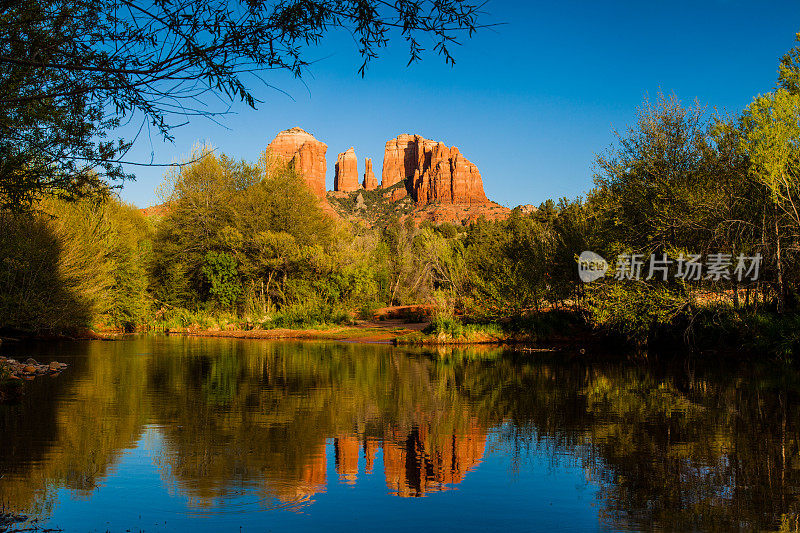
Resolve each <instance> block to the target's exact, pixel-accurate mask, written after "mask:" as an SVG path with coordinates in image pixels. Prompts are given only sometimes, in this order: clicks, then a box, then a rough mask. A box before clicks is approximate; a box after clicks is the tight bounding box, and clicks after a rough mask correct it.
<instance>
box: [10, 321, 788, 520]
mask: <svg viewBox="0 0 800 533" xmlns="http://www.w3.org/2000/svg"><path fill="white" fill-rule="evenodd" d="M0 354H2V355H6V356H10V357H16V358H23V359H24V358H27V357H30V356H32V357H34V358H36V359H38V360H39V361H40V362H49V361H50V360H59V361H64V362H68V363H69V364H70V367H69V368H68V370H67V371H66V372H64V373H62V374H61V375H60V376H58V377H55V378H48V377H45V378H37V379H36V380H35V381H33V382H31V383H29V384H28V388H27V394H26V395H25V396H24V398H23V400H22V401H21V403H20V404H18V405H10V406H0V503H2V504H3V505H4V506H5V509H6V511H9V510H12V511H17V512H24V513H25V514H27V515H29V516H30V518H31V519H32V520H36V521H34V522H30V521H29V522H26V523H22V524H18V525H16V526H14V527H13V528H12V530H13V529H14V528H17V529H22V528H31V527H38V528H60V529H63V530H65V531H180V530H192V531H196V532H199V531H240V530H241V531H282V530H291V531H301V530H318V529H321V528H323V527H324V528H325V529H326V530H327V531H348V532H352V531H354V530H362V529H370V530H372V529H379V530H382V531H386V532H388V531H408V530H410V529H416V530H439V531H443V530H456V529H458V530H463V531H471V530H499V529H503V530H513V531H517V530H533V531H552V530H573V531H592V530H610V531H616V530H642V529H647V530H652V529H654V528H656V529H666V530H688V529H701V530H707V529H721V530H730V529H741V530H778V529H781V528H783V529H784V530H792V531H793V530H795V529H794V528H796V526H797V522H796V517H797V516H798V512H800V475H799V474H800V454H799V453H798V452H799V450H798V443H799V442H800V440H799V439H800V435H798V431H799V429H800V419H799V418H798V415H800V409H798V407H799V406H800V396H798V391H800V379H798V376H797V375H796V374H795V373H794V372H793V371H789V370H787V369H776V368H774V367H772V368H769V369H767V368H766V367H765V368H759V367H754V366H752V365H751V366H741V365H739V366H737V365H732V364H730V363H726V362H724V361H723V362H719V363H715V364H709V363H706V364H704V365H700V364H699V363H697V362H691V361H689V362H687V361H682V362H680V363H674V364H665V363H662V364H660V365H654V364H652V363H651V364H649V365H646V364H644V363H641V362H638V363H637V362H628V361H617V362H609V361H608V360H607V359H606V360H604V361H593V360H592V359H589V358H587V357H585V356H583V357H570V356H564V355H558V356H553V355H546V354H532V353H527V352H522V353H521V352H513V351H503V350H500V349H472V350H453V349H447V350H433V351H431V350H408V349H401V348H395V347H390V346H383V345H357V344H345V343H296V342H273V341H254V340H244V341H239V340H229V339H199V338H176V337H158V336H149V337H148V336H142V337H131V338H129V339H126V340H121V341H117V342H99V341H93V342H81V343H79V342H72V343H48V344H24V345H19V344H17V345H15V344H10V343H6V344H3V345H2V346H0Z"/></svg>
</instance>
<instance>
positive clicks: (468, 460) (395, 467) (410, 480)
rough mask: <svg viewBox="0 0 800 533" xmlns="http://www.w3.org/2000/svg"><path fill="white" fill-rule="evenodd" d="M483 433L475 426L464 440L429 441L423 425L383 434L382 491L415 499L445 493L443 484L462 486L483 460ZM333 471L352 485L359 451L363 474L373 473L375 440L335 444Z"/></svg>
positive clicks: (437, 438)
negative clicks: (469, 473)
mask: <svg viewBox="0 0 800 533" xmlns="http://www.w3.org/2000/svg"><path fill="white" fill-rule="evenodd" d="M485 445H486V433H485V432H484V431H483V430H482V429H480V428H478V427H477V426H474V427H472V428H471V429H470V430H469V433H467V434H465V435H453V434H447V435H438V436H434V434H433V433H432V432H431V429H430V428H429V427H428V426H425V425H423V426H420V427H414V428H413V429H412V430H411V431H399V430H392V429H387V430H386V434H385V436H384V439H383V469H384V476H385V478H386V486H387V487H388V488H389V490H390V492H391V493H392V494H394V495H396V496H401V497H420V496H425V494H427V493H429V492H436V491H440V490H447V489H448V488H450V487H448V486H447V485H453V484H457V483H461V481H463V480H464V476H465V475H466V473H467V472H469V471H470V470H472V469H473V468H475V466H477V465H478V464H479V463H480V462H481V459H482V458H483V452H484V448H485ZM334 449H335V454H336V471H337V472H338V474H339V480H340V481H342V482H344V483H348V484H354V483H355V482H356V480H357V478H358V462H359V456H360V451H361V449H363V450H364V456H365V459H366V460H365V469H366V472H367V473H368V474H369V473H371V472H372V467H373V462H374V459H375V453H376V451H377V441H376V440H375V439H371V438H366V439H363V440H361V441H359V440H358V439H357V438H355V437H352V436H340V437H337V438H336V439H335V440H334Z"/></svg>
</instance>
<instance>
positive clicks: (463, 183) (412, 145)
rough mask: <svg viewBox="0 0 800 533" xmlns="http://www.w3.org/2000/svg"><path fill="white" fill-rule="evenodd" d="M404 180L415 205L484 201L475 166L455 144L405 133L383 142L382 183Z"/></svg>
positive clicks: (384, 184)
mask: <svg viewBox="0 0 800 533" xmlns="http://www.w3.org/2000/svg"><path fill="white" fill-rule="evenodd" d="M400 181H404V182H405V183H406V189H408V191H409V192H410V193H411V195H412V197H413V198H414V201H415V202H416V203H417V205H418V206H425V205H428V204H432V203H442V204H486V203H488V202H489V200H488V199H487V198H486V194H485V193H484V192H483V181H482V180H481V174H480V172H478V167H476V166H475V165H473V164H472V163H471V162H470V161H469V160H468V159H467V158H466V157H464V156H463V155H461V152H459V150H458V148H456V147H455V146H453V147H451V148H448V147H447V145H445V144H444V143H441V142H437V141H431V140H429V139H425V138H423V137H422V136H420V135H409V134H407V133H404V134H401V135H398V136H397V137H395V138H394V139H390V140H388V141H387V142H386V147H385V149H384V153H383V175H382V184H381V185H382V186H383V187H384V188H386V187H391V186H392V185H394V184H396V183H398V182H400Z"/></svg>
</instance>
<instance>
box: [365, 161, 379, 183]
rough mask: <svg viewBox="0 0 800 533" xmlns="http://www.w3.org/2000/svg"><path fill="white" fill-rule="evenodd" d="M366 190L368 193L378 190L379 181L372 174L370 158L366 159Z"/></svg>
mask: <svg viewBox="0 0 800 533" xmlns="http://www.w3.org/2000/svg"><path fill="white" fill-rule="evenodd" d="M364 188H365V189H366V190H368V191H371V190H374V189H377V188H378V180H377V179H375V173H374V172H372V159H370V158H369V157H366V158H364Z"/></svg>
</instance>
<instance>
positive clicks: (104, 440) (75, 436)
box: [0, 342, 145, 514]
mask: <svg viewBox="0 0 800 533" xmlns="http://www.w3.org/2000/svg"><path fill="white" fill-rule="evenodd" d="M141 344H142V343H136V344H134V345H127V346H124V345H122V344H117V343H96V342H95V343H86V344H83V345H81V346H80V349H81V350H86V351H87V352H88V357H86V358H80V359H77V360H76V361H75V363H74V364H73V365H71V367H70V368H69V370H68V371H67V372H64V373H63V374H62V375H60V376H58V377H57V378H52V379H51V378H39V379H38V380H36V381H34V382H32V383H30V384H29V385H28V392H27V394H26V395H25V396H24V397H23V403H22V404H21V405H19V406H2V409H0V450H2V453H0V498H1V499H2V502H3V503H7V504H11V505H12V506H14V507H16V508H19V509H26V510H29V511H32V512H36V513H39V514H47V513H48V512H49V510H50V507H51V505H52V503H53V497H54V492H55V489H57V488H59V487H67V488H69V489H73V490H74V491H75V494H77V495H81V496H83V497H89V496H90V495H91V493H92V492H93V491H94V489H95V488H96V487H97V486H98V484H99V483H100V482H101V480H102V479H103V478H104V477H105V476H106V474H107V473H108V470H109V468H110V467H111V466H112V465H113V464H114V463H115V462H116V461H117V459H118V458H119V455H120V453H121V452H122V451H123V450H124V449H126V448H130V447H131V446H133V445H134V443H135V442H136V441H137V439H138V437H139V435H140V434H141V431H142V426H143V422H144V418H143V417H144V415H145V413H144V412H143V411H142V409H141V405H142V401H141V400H142V395H143V393H144V391H145V375H144V365H143V362H144V361H143V360H142V359H141V358H136V357H128V356H120V352H121V351H125V350H130V349H134V350H137V349H141ZM56 346H58V347H61V348H63V346H61V345H56ZM59 354H60V352H58V351H55V350H54V351H52V352H50V353H47V352H45V353H41V352H40V355H37V356H38V357H39V358H40V359H41V360H42V361H49V360H56V359H59Z"/></svg>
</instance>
